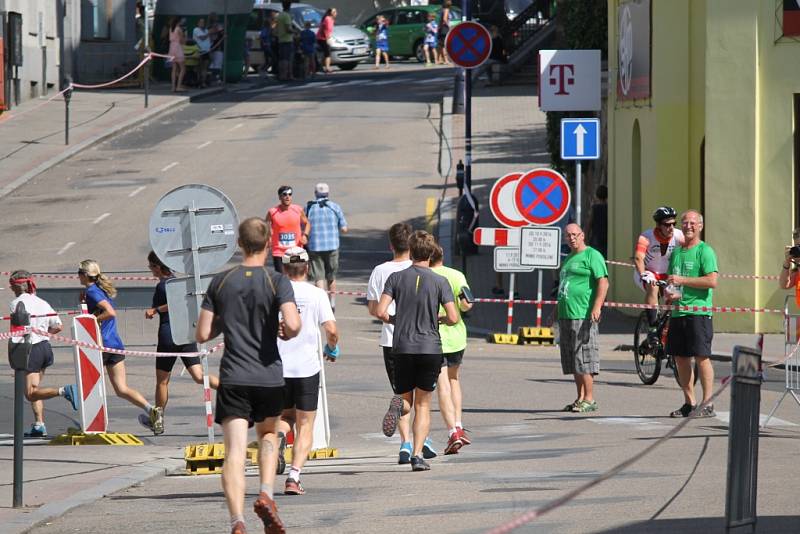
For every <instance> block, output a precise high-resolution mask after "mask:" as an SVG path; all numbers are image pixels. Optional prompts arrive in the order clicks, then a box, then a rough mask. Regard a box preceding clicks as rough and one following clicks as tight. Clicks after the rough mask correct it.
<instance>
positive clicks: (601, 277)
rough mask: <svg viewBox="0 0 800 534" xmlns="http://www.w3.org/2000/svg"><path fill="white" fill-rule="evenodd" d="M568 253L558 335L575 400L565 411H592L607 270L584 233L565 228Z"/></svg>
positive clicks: (563, 367)
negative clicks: (576, 394)
mask: <svg viewBox="0 0 800 534" xmlns="http://www.w3.org/2000/svg"><path fill="white" fill-rule="evenodd" d="M565 233H566V236H565V240H566V242H567V244H568V245H569V248H570V254H569V256H567V258H566V259H565V260H564V263H563V264H562V266H561V276H560V283H559V287H558V332H559V336H560V340H559V343H558V345H559V349H560V350H561V370H562V371H563V373H564V374H565V375H570V374H571V375H573V378H574V379H575V386H576V388H577V390H578V397H577V398H576V399H575V401H574V402H573V403H571V404H567V405H566V406H565V407H564V411H565V412H594V411H596V410H597V401H596V400H594V377H595V375H597V374H598V373H599V372H600V348H599V346H598V340H597V337H598V328H597V325H598V323H599V322H600V315H601V312H602V309H603V301H605V299H606V293H608V270H607V268H606V262H605V259H604V258H603V256H601V255H600V253H599V252H597V251H596V250H595V249H593V248H592V247H589V246H587V245H586V242H585V238H584V234H583V230H581V227H580V226H578V225H577V224H575V223H570V224H568V225H567V226H566V232H565Z"/></svg>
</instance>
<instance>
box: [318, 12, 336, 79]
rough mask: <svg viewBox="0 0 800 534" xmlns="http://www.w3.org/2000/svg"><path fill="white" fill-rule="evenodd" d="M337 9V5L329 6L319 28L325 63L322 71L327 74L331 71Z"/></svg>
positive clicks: (319, 41) (319, 38)
mask: <svg viewBox="0 0 800 534" xmlns="http://www.w3.org/2000/svg"><path fill="white" fill-rule="evenodd" d="M337 14H338V13H337V11H336V8H335V7H329V8H328V10H327V11H326V12H325V16H323V17H322V21H321V22H320V23H319V29H318V30H317V46H318V47H319V49H320V50H321V51H322V57H323V58H324V59H323V64H322V71H323V72H325V73H326V74H330V73H331V45H332V44H333V26H334V24H335V21H336V15H337Z"/></svg>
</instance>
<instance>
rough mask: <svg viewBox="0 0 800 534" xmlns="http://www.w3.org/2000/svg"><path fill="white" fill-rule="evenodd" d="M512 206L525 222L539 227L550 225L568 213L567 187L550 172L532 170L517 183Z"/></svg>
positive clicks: (554, 172)
mask: <svg viewBox="0 0 800 534" xmlns="http://www.w3.org/2000/svg"><path fill="white" fill-rule="evenodd" d="M514 203H515V204H516V206H517V211H518V212H519V214H520V215H521V216H522V218H524V219H525V220H526V221H528V222H530V223H533V224H536V225H540V226H546V225H549V224H553V223H555V222H557V221H559V220H560V219H561V218H562V217H563V216H564V215H566V213H567V211H568V210H569V203H570V190H569V185H568V184H567V180H566V179H565V178H564V177H563V176H562V175H561V174H559V173H557V172H556V171H554V170H552V169H534V170H532V171H528V172H527V173H526V174H524V175H523V176H522V177H521V178H520V179H519V180H518V181H517V186H516V188H515V190H514Z"/></svg>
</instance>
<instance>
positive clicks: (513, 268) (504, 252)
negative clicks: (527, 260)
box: [494, 247, 535, 273]
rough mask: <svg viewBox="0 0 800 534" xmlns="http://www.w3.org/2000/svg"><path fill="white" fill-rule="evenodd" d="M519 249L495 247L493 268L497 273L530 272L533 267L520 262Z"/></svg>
mask: <svg viewBox="0 0 800 534" xmlns="http://www.w3.org/2000/svg"><path fill="white" fill-rule="evenodd" d="M519 250H520V249H518V248H517V247H495V249H494V270H495V271H496V272H498V273H529V272H532V271H533V270H534V269H535V267H532V266H528V265H522V264H520V262H519V256H520V255H519Z"/></svg>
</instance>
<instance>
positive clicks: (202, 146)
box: [197, 141, 211, 150]
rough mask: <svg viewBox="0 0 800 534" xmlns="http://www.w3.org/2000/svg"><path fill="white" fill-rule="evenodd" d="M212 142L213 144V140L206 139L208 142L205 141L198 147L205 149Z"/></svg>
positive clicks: (198, 148)
mask: <svg viewBox="0 0 800 534" xmlns="http://www.w3.org/2000/svg"><path fill="white" fill-rule="evenodd" d="M210 144H211V141H206V142H205V143H203V144H202V145H199V146H198V147H197V150H202V149H204V148H205V147H207V146H208V145H210Z"/></svg>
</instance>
